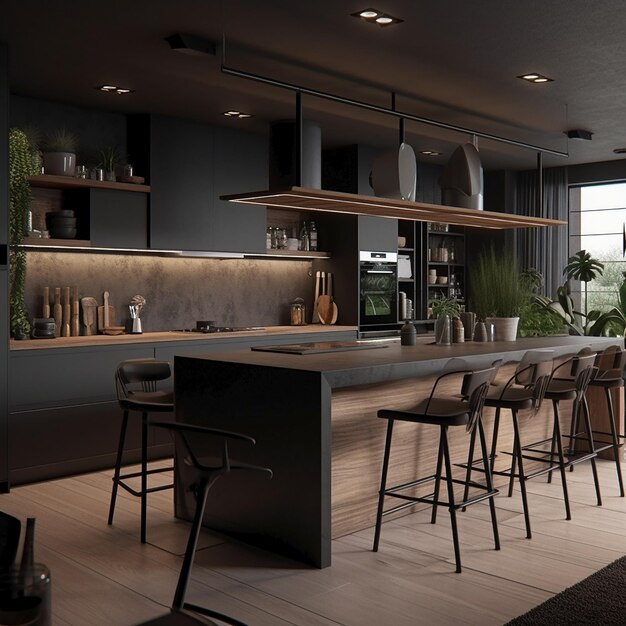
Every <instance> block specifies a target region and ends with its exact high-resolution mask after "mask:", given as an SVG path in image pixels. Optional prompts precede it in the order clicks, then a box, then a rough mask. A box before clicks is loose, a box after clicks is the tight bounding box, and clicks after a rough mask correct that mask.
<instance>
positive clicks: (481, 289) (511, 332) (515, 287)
mask: <svg viewBox="0 0 626 626" xmlns="http://www.w3.org/2000/svg"><path fill="white" fill-rule="evenodd" d="M470 287H471V298H470V303H471V308H472V310H473V311H474V312H475V313H476V316H477V317H478V319H480V320H483V321H489V322H492V323H493V325H494V326H495V339H496V341H514V340H515V338H516V336H517V325H518V323H519V314H520V310H521V308H522V306H523V305H524V304H525V302H526V301H527V299H528V290H527V288H526V287H525V285H524V284H523V282H522V281H521V280H520V273H519V270H518V268H517V262H516V260H515V258H514V256H513V255H512V254H511V253H509V252H505V251H503V252H500V253H497V252H496V250H495V248H494V247H493V246H491V247H490V248H489V249H488V250H483V251H482V252H481V253H480V254H479V255H478V258H477V260H476V263H475V264H474V265H473V267H472V269H471V271H470Z"/></svg>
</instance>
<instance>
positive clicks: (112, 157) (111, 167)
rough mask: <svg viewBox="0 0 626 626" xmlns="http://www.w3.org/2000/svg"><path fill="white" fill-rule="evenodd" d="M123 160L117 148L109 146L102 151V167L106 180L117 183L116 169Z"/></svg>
mask: <svg viewBox="0 0 626 626" xmlns="http://www.w3.org/2000/svg"><path fill="white" fill-rule="evenodd" d="M121 158H122V156H121V154H120V152H119V150H118V149H117V146H107V147H106V148H103V149H102V150H100V166H101V167H102V169H104V176H105V178H106V180H108V181H111V182H115V167H116V166H117V165H118V164H119V163H120V161H121Z"/></svg>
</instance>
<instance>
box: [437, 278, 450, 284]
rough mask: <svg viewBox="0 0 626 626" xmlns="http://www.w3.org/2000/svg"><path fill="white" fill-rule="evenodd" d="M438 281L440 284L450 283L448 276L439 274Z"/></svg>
mask: <svg viewBox="0 0 626 626" xmlns="http://www.w3.org/2000/svg"><path fill="white" fill-rule="evenodd" d="M437 282H438V283H439V284H440V285H447V284H448V277H447V276H437Z"/></svg>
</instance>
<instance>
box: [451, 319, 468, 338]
mask: <svg viewBox="0 0 626 626" xmlns="http://www.w3.org/2000/svg"><path fill="white" fill-rule="evenodd" d="M464 342H465V328H463V322H462V321H461V320H460V319H459V318H458V317H457V318H456V319H455V320H454V332H453V337H452V343H464Z"/></svg>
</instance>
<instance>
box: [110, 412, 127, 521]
mask: <svg viewBox="0 0 626 626" xmlns="http://www.w3.org/2000/svg"><path fill="white" fill-rule="evenodd" d="M127 426H128V411H124V416H123V417H122V427H121V429H120V440H119V443H118V445H117V459H116V461H115V473H114V474H113V488H112V489H111V504H110V505H109V521H108V522H107V524H108V525H109V526H110V525H111V524H113V514H114V513H115V501H116V500H117V488H118V486H119V482H120V473H121V468H122V455H123V454H124V441H125V440H126V427H127Z"/></svg>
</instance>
